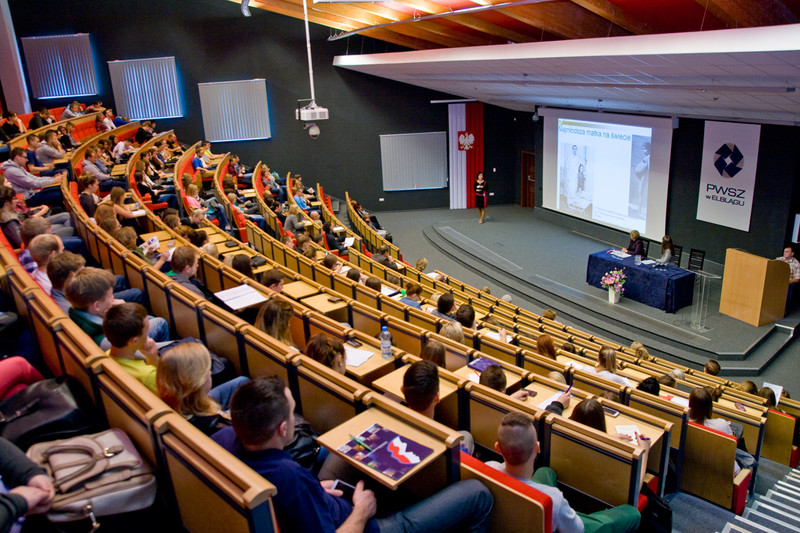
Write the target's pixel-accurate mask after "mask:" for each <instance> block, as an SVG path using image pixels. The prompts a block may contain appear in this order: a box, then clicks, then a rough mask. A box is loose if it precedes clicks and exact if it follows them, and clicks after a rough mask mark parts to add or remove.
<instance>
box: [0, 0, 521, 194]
mask: <svg viewBox="0 0 800 533" xmlns="http://www.w3.org/2000/svg"><path fill="white" fill-rule="evenodd" d="M9 4H10V7H11V12H12V16H13V19H14V26H15V30H16V33H17V37H18V38H21V37H28V36H34V35H45V34H59V33H77V32H87V33H90V34H91V35H92V41H93V47H94V50H95V55H96V61H97V74H98V76H99V77H100V79H99V82H100V91H101V94H100V98H101V99H102V100H103V101H104V102H106V103H107V104H108V103H111V102H112V101H113V97H112V91H111V82H110V79H109V76H108V69H107V68H106V66H105V63H106V61H110V60H116V59H134V58H146V57H158V56H165V55H170V56H175V58H176V63H177V65H178V77H179V81H180V83H181V93H182V99H183V104H184V109H183V111H184V117H183V118H181V119H175V120H160V121H158V123H157V130H158V131H165V130H168V129H174V130H175V131H176V132H177V134H178V138H179V139H182V140H183V142H191V143H193V142H195V141H196V140H199V139H200V138H202V136H203V128H202V118H201V114H200V100H199V94H198V90H197V83H199V82H208V81H223V80H235V79H251V78H265V79H266V80H267V93H268V98H269V106H270V117H271V120H270V121H271V127H272V139H269V140H264V141H249V142H237V143H215V144H214V146H213V150H214V151H215V152H227V151H232V152H235V153H238V154H239V155H240V156H241V157H242V159H243V161H245V162H246V163H250V164H253V163H255V162H256V161H258V160H264V161H265V162H268V163H269V165H270V166H271V167H272V168H273V169H274V170H277V171H278V172H280V173H281V174H284V173H285V172H287V171H292V172H293V173H298V174H301V175H302V176H303V177H304V181H305V182H306V183H309V184H313V183H314V182H315V181H317V180H319V181H320V182H322V183H323V184H324V185H325V188H326V190H327V191H328V192H330V193H331V194H334V195H336V196H340V197H343V196H344V191H345V190H348V191H349V192H350V194H351V195H352V196H353V197H355V198H357V199H358V200H359V201H360V202H361V203H362V204H364V205H365V206H367V208H368V209H376V208H380V209H412V208H414V209H419V208H429V207H441V206H447V205H448V204H449V195H448V191H447V189H441V190H426V191H420V192H391V193H384V192H383V190H382V181H381V164H380V145H379V135H381V134H389V133H413V132H425V131H446V130H447V126H448V121H447V105H442V104H431V103H430V101H431V100H434V99H442V98H452V97H451V96H450V95H445V94H441V93H437V92H433V91H429V90H425V89H420V88H417V87H412V86H409V85H405V84H400V83H396V82H392V81H388V80H383V79H380V78H376V77H372V76H368V75H364V74H360V73H356V72H352V71H348V70H344V69H338V68H334V67H333V65H332V63H333V58H334V56H336V55H342V54H346V53H348V52H353V53H362V52H364V53H367V52H369V53H372V52H387V51H389V52H391V51H398V50H399V49H398V48H397V47H394V46H392V45H387V44H386V43H381V42H378V41H374V40H370V39H365V38H362V37H353V38H350V39H349V40H341V41H334V42H329V41H328V40H327V38H328V36H329V35H330V31H329V29H327V28H323V27H321V26H318V25H314V24H312V25H311V34H312V35H311V38H312V51H313V59H314V78H315V89H316V94H315V96H316V100H317V103H318V104H319V105H321V106H324V107H327V108H328V109H329V110H330V115H331V118H330V119H329V120H327V121H322V122H320V123H319V126H320V129H321V130H322V134H321V136H320V138H319V139H317V140H312V139H310V138H309V136H308V135H307V133H306V131H305V130H303V128H302V125H301V124H300V123H299V122H297V121H296V120H295V117H294V113H295V108H296V107H297V100H298V99H304V98H309V97H310V89H309V84H308V63H307V59H306V45H305V32H304V28H303V21H301V20H297V19H293V18H289V17H285V16H281V15H276V14H272V13H267V12H264V11H261V10H258V9H251V12H252V14H253V16H252V17H250V18H245V17H243V16H242V14H241V11H240V6H239V4H238V3H233V2H225V1H222V0H168V1H162V2H127V3H125V4H124V7H122V6H123V4H119V3H114V2H97V1H90V0H75V1H73V2H70V5H69V8H68V9H67V8H65V5H64V3H63V2H62V1H60V0H58V1H57V0H41V1H39V2H36V4H35V8H34V7H33V4H31V3H30V2H29V1H28V0H10V2H9ZM123 20H124V22H123ZM42 28H47V31H43V30H42ZM86 100H87V101H88V100H89V99H88V98H87V99H86ZM64 103H66V101H64V102H58V101H54V100H47V101H45V102H44V103H43V104H40V103H39V102H35V101H34V102H32V104H33V106H34V108H36V107H38V106H39V105H48V106H49V107H55V106H57V105H63V104H64ZM485 114H486V119H487V136H488V138H489V139H490V142H489V143H488V144H487V149H486V151H485V157H486V160H487V161H491V162H492V163H491V164H492V165H493V166H494V167H496V168H497V174H498V176H500V177H499V178H498V180H497V181H498V183H497V185H496V186H495V188H494V189H493V190H494V191H495V193H496V199H494V200H493V201H494V202H495V203H505V202H510V201H512V200H513V190H514V185H513V180H514V177H515V176H516V175H518V172H517V173H515V172H514V168H513V167H514V164H515V163H514V159H515V158H516V159H518V155H516V156H515V155H514V150H513V149H512V148H513V147H514V139H515V136H514V132H513V129H512V128H508V127H507V123H508V122H509V121H510V119H509V117H510V116H511V114H510V112H508V111H507V110H503V109H500V108H496V107H492V106H486V112H485ZM495 131H496V132H497V134H496V135H495ZM517 164H518V163H517ZM381 197H382V198H385V201H384V202H383V203H379V202H378V198H381Z"/></svg>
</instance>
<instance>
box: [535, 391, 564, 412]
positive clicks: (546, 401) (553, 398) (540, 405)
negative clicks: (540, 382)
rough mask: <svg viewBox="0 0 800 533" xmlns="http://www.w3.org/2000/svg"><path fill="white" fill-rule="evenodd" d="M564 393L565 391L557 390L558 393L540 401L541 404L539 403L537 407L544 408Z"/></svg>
mask: <svg viewBox="0 0 800 533" xmlns="http://www.w3.org/2000/svg"><path fill="white" fill-rule="evenodd" d="M562 394H564V393H563V392H561V391H559V392H557V393H555V394H553V395H552V396H550V397H549V398H547V399H546V400H545V401H543V402H542V403H540V404H539V405H537V406H536V408H537V409H544V408H545V407H547V406H548V405H550V404H551V403H553V402H554V401H556V400H558V397H559V396H561V395H562Z"/></svg>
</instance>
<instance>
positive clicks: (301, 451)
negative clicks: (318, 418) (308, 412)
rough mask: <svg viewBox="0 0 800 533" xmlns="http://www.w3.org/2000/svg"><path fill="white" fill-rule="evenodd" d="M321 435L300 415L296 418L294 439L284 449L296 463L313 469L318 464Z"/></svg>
mask: <svg viewBox="0 0 800 533" xmlns="http://www.w3.org/2000/svg"><path fill="white" fill-rule="evenodd" d="M318 436H319V434H318V433H317V432H316V431H314V428H312V427H311V424H309V423H308V421H307V420H306V419H305V418H303V417H302V416H300V415H295V416H294V439H292V442H290V443H289V444H287V445H286V446H284V447H283V449H284V451H286V452H289V455H291V456H292V459H293V460H294V462H296V463H298V464H300V465H302V466H304V467H306V468H311V467H312V466H314V463H316V462H317V456H318V455H319V450H320V447H319V444H318V443H317V437H318Z"/></svg>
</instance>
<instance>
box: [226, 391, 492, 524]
mask: <svg viewBox="0 0 800 533" xmlns="http://www.w3.org/2000/svg"><path fill="white" fill-rule="evenodd" d="M294 408H295V401H294V398H292V393H291V392H290V391H289V389H288V388H287V387H286V384H285V383H284V381H283V380H282V379H280V378H278V377H270V378H264V377H262V378H256V379H253V380H251V381H249V382H247V383H245V384H243V385H242V386H240V387H239V388H238V389H237V390H236V392H235V393H234V395H233V399H232V400H231V422H232V423H233V427H232V428H224V429H222V430H220V431H219V432H217V433H216V434H214V435H213V436H212V439H214V440H215V441H216V442H218V443H219V444H221V445H222V446H223V447H224V448H226V449H227V450H229V451H231V452H232V453H234V454H235V455H236V456H237V457H239V458H240V459H241V460H242V461H244V462H245V463H246V464H247V465H249V466H250V467H251V468H253V469H254V470H255V471H256V472H258V473H259V474H261V475H262V476H264V477H265V478H267V480H269V481H270V483H272V484H273V485H275V487H276V488H277V489H278V494H277V495H276V496H275V497H274V498H273V505H274V508H275V514H276V516H277V519H278V524H279V525H280V528H281V531H283V532H284V533H293V532H303V533H305V532H311V531H314V532H324V533H333V532H334V531H339V532H345V531H346V532H356V533H360V532H369V533H377V532H380V531H392V532H395V531H397V532H400V531H414V532H417V533H423V532H437V533H447V532H453V533H455V532H482V531H486V530H487V528H488V525H489V514H490V512H491V508H492V496H491V494H490V493H489V491H488V490H487V489H486V487H484V486H483V485H482V484H481V483H480V482H478V481H476V480H469V481H461V482H458V483H454V484H452V485H450V486H448V487H447V488H445V489H444V490H442V491H440V492H438V493H437V494H435V495H433V496H431V497H430V498H428V499H426V500H424V501H422V502H420V503H417V504H416V505H412V506H411V507H409V508H407V509H405V510H403V511H400V512H398V513H395V514H393V515H389V516H386V517H383V518H374V516H375V514H376V512H377V507H378V506H377V501H376V499H375V495H374V494H373V493H372V491H370V490H365V489H364V482H363V481H359V482H358V483H357V484H356V487H355V492H354V494H353V497H352V503H351V502H349V501H347V500H345V499H343V498H341V496H342V493H341V491H338V490H332V489H331V486H332V485H333V481H322V482H320V481H319V480H318V479H317V478H316V477H315V476H314V474H313V473H312V472H311V471H310V470H308V469H306V468H304V467H302V466H300V465H299V464H298V463H296V462H294V461H293V460H292V458H291V456H290V455H289V453H288V452H286V451H284V450H283V448H284V447H285V446H286V445H287V444H288V443H289V442H291V441H292V439H293V438H294Z"/></svg>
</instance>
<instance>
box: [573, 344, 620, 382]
mask: <svg viewBox="0 0 800 533" xmlns="http://www.w3.org/2000/svg"><path fill="white" fill-rule="evenodd" d="M583 370H584V371H585V372H588V373H590V374H596V375H598V376H600V377H601V378H604V379H607V380H610V381H613V382H614V383H619V384H620V385H625V386H626V387H630V386H631V382H630V381H628V378H626V377H623V376H620V375H618V374H617V352H615V351H614V348H611V347H610V346H603V347H602V348H600V351H599V352H597V364H596V365H595V367H594V368H588V367H584V369H583Z"/></svg>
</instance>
